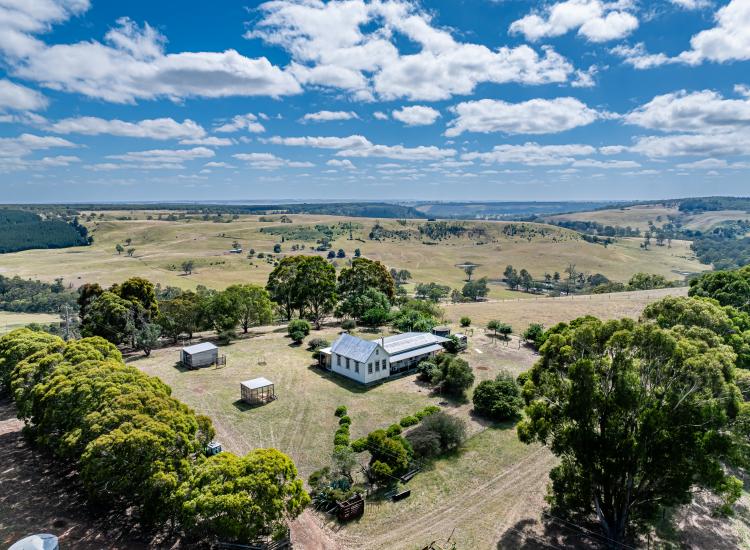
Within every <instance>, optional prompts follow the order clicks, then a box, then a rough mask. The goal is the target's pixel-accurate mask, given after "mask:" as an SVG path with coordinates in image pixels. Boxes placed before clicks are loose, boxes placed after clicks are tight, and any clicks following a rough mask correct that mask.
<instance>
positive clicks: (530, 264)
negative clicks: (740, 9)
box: [0, 212, 706, 298]
mask: <svg viewBox="0 0 750 550" xmlns="http://www.w3.org/2000/svg"><path fill="white" fill-rule="evenodd" d="M128 215H129V216H131V217H132V218H135V219H131V220H116V219H112V216H111V213H108V215H107V216H105V217H104V218H103V219H99V218H96V219H95V220H94V221H91V222H87V225H88V226H89V228H90V230H91V231H92V234H93V235H94V238H95V242H94V244H93V245H92V246H90V247H77V248H68V249H60V250H27V251H23V252H17V253H13V254H5V255H3V258H2V267H0V273H2V274H3V275H6V276H12V275H20V276H21V277H26V278H40V279H42V280H46V281H52V280H54V279H55V278H56V277H63V278H64V280H65V282H66V283H68V284H72V285H73V286H80V285H81V284H83V283H85V282H98V283H100V284H103V285H109V284H112V283H115V282H120V281H122V280H124V279H126V278H128V277H131V276H134V275H137V276H141V277H146V278H148V279H150V280H152V281H154V282H155V283H160V284H161V285H162V286H165V285H172V286H177V287H181V288H195V287H196V286H197V285H205V286H208V287H211V288H224V287H226V286H228V285H230V284H233V283H238V282H254V283H259V284H265V282H266V280H267V277H268V274H269V273H270V271H271V269H272V268H273V266H272V263H270V262H269V261H268V260H267V258H262V259H259V258H258V257H257V253H263V254H264V255H267V254H273V248H274V245H275V244H280V245H281V247H282V252H281V254H280V255H279V254H274V256H276V257H279V256H283V255H286V254H295V253H305V254H311V253H313V254H326V253H324V252H313V251H311V249H312V248H314V247H315V246H316V242H315V239H314V238H313V237H311V235H315V231H314V227H315V225H316V224H326V225H329V226H342V225H343V226H346V225H347V224H349V223H351V224H352V226H353V230H352V235H351V236H352V239H349V232H348V230H344V231H337V233H336V235H335V238H334V239H333V241H332V242H331V245H332V249H333V250H334V251H337V250H338V249H339V248H341V249H343V250H344V251H345V253H346V258H344V259H336V260H335V262H336V264H337V266H338V267H343V266H344V265H346V263H347V262H348V261H349V258H351V257H353V255H354V251H355V249H357V248H359V249H360V251H361V253H362V255H364V256H367V257H369V258H373V259H377V260H381V261H382V262H384V263H385V264H386V265H387V266H388V267H393V268H397V269H408V270H409V271H410V272H411V273H412V276H413V281H412V282H413V283H414V282H431V281H434V282H437V283H441V284H445V285H448V286H450V287H451V288H460V287H461V286H462V285H463V283H464V279H465V277H466V275H465V274H464V272H463V271H462V270H461V269H459V268H458V267H456V266H457V265H458V264H461V263H463V262H466V261H469V262H473V263H476V264H478V265H479V267H478V268H477V270H476V272H475V274H474V277H483V276H486V277H488V278H490V279H499V278H500V277H501V276H502V275H501V274H502V272H503V270H504V269H505V266H506V265H508V264H512V265H513V266H515V267H516V268H517V269H521V268H526V269H528V270H529V271H530V272H531V273H532V275H534V276H535V277H537V278H541V277H543V275H544V273H545V272H548V273H554V272H555V271H558V272H560V273H563V271H564V269H565V268H566V267H567V266H568V265H569V264H576V268H577V269H578V270H579V271H582V272H584V273H588V274H593V273H602V274H604V275H605V276H607V277H609V278H610V279H612V280H616V281H626V280H627V279H629V278H630V276H631V275H632V274H633V273H636V272H638V271H648V272H651V273H658V274H661V275H664V276H666V277H668V278H670V279H681V278H682V277H683V274H684V273H692V272H698V271H702V270H704V269H705V267H706V266H703V265H701V264H700V263H698V262H697V261H696V260H695V258H694V256H693V255H692V252H691V251H690V249H689V243H688V242H685V241H674V242H673V246H672V248H667V247H653V248H652V249H651V250H648V251H644V250H643V249H641V248H640V246H639V240H638V239H621V240H619V241H618V242H616V243H615V244H613V245H611V246H609V247H606V248H605V247H604V246H602V245H597V244H590V243H586V242H584V241H582V240H580V239H579V238H578V237H577V234H575V233H574V232H571V231H568V230H565V229H561V228H555V227H551V226H545V225H540V224H522V225H524V226H525V227H526V229H528V232H527V233H523V234H520V235H519V234H515V235H512V234H509V232H507V231H506V229H507V228H508V226H509V225H510V224H509V222H457V223H463V224H465V227H466V228H467V229H468V230H472V231H467V233H466V234H464V235H462V236H458V237H450V238H446V239H443V240H439V241H430V240H428V239H427V238H424V237H421V236H419V232H418V229H417V228H418V225H419V224H423V223H425V222H424V221H423V220H410V221H404V222H402V223H399V222H397V221H393V220H388V221H380V222H379V223H380V224H381V225H382V226H383V227H384V228H386V229H388V230H394V231H408V232H409V233H410V235H411V236H412V237H411V238H409V239H407V240H401V239H394V238H387V239H383V240H380V241H376V240H370V239H369V238H368V236H369V233H370V231H371V230H372V228H373V227H374V225H375V224H376V223H377V222H378V220H374V219H367V218H342V217H334V216H309V215H294V216H291V218H292V220H293V223H292V224H282V223H279V222H278V219H277V220H276V221H273V222H261V221H259V217H257V216H243V217H240V218H239V219H238V220H235V221H232V222H231V223H215V222H211V221H203V220H196V219H191V220H178V221H166V220H164V221H160V220H157V219H151V220H148V219H146V214H145V213H143V212H140V213H138V212H134V213H129V214H128ZM148 215H151V214H148ZM272 219H276V218H274V217H272ZM269 230H270V231H273V232H275V233H277V234H271V233H268V232H267V231H269ZM290 231H291V232H290ZM279 232H286V236H284V242H282V235H280V234H278V233H279ZM127 239H131V244H127V243H126V240H127ZM235 241H237V242H239V243H240V244H241V245H242V247H243V249H244V251H243V254H230V253H229V250H230V249H231V247H232V244H233V243H234V242H235ZM118 243H119V244H122V245H123V247H124V248H126V249H127V248H134V249H135V251H134V252H133V256H132V257H130V256H128V254H127V252H123V253H122V254H117V252H116V251H115V246H116V245H117V244H118ZM427 243H430V244H427ZM303 245H304V247H305V250H300V251H299V252H295V251H293V250H292V247H293V246H297V247H300V248H301V247H302V246H303ZM250 249H254V250H255V251H256V257H255V258H248V257H247V256H246V253H247V251H248V250H250ZM186 260H193V261H194V263H195V266H194V269H193V272H192V274H190V275H185V274H183V273H182V271H181V269H180V266H181V264H182V262H184V261H186ZM512 296H513V297H514V296H516V294H514V293H510V292H508V291H507V290H506V289H505V287H504V286H503V285H494V284H493V285H491V292H490V297H492V298H504V297H512Z"/></svg>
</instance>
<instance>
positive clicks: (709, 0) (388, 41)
mask: <svg viewBox="0 0 750 550" xmlns="http://www.w3.org/2000/svg"><path fill="white" fill-rule="evenodd" d="M177 5H178V4H177V3H174V2H153V1H151V2H141V1H135V0H134V1H130V2H127V3H124V2H104V1H103V0H34V1H33V2H29V1H27V0H0V59H1V60H2V62H1V63H0V178H1V179H0V182H1V183H0V186H1V187H2V194H3V199H2V202H53V201H85V200H92V201H109V200H111V201H114V200H211V199H220V200H232V199H234V200H284V199H331V200H333V199H336V200H338V199H368V200H372V199H384V200H397V199H424V200H436V199H439V200H449V199H451V200H453V199H458V200H461V199H466V200H551V199H555V200H558V199H572V200H575V199H654V198H666V197H680V196H696V195H713V194H736V195H747V194H748V190H749V189H750V183H749V180H748V175H749V174H750V0H731V1H727V0H651V1H648V2H647V1H645V0H640V1H638V0H614V1H611V2H606V1H601V0H565V1H550V2H533V1H522V0H431V1H428V0H424V1H422V2H417V1H408V0H372V1H371V0H341V1H323V0H273V1H270V2H265V3H260V2H254V3H253V2H250V3H245V4H243V3H241V2H236V1H230V0H216V1H214V2H202V1H201V2H198V1H191V0H183V1H181V2H180V3H179V8H177V7H176V6H177Z"/></svg>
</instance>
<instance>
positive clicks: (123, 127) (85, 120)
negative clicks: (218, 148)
mask: <svg viewBox="0 0 750 550" xmlns="http://www.w3.org/2000/svg"><path fill="white" fill-rule="evenodd" d="M47 129H48V130H49V131H50V132H54V133H56V134H83V135H88V136H98V135H101V134H107V135H111V136H121V137H133V138H147V139H157V140H167V139H199V138H203V137H204V136H205V135H206V131H205V130H204V129H203V127H202V126H201V125H200V124H198V123H197V122H194V121H192V120H190V119H185V120H183V121H182V122H177V121H176V120H174V119H172V118H156V119H146V120H139V121H137V122H126V121H123V120H117V119H114V120H106V119H103V118H99V117H76V118H66V119H62V120H59V121H57V122H55V123H53V124H50V125H49V126H48V127H47Z"/></svg>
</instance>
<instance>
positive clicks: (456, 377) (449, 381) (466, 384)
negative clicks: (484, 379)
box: [431, 354, 474, 396]
mask: <svg viewBox="0 0 750 550" xmlns="http://www.w3.org/2000/svg"><path fill="white" fill-rule="evenodd" d="M446 355H447V354H446ZM431 381H432V383H433V384H435V385H439V386H440V388H441V390H442V391H444V392H445V393H447V394H449V395H455V396H460V395H463V394H464V393H465V392H466V390H468V389H469V388H470V387H471V386H472V384H474V373H473V372H472V370H471V367H470V366H469V364H468V363H467V362H466V361H464V360H463V359H461V358H459V357H456V356H450V359H448V360H446V361H442V362H441V364H439V365H438V367H437V368H436V369H434V370H433V372H432V380H431Z"/></svg>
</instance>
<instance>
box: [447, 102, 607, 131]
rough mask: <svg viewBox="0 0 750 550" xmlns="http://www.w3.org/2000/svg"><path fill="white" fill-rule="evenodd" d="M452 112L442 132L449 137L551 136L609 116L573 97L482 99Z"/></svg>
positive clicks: (457, 106) (462, 104) (460, 104)
mask: <svg viewBox="0 0 750 550" xmlns="http://www.w3.org/2000/svg"><path fill="white" fill-rule="evenodd" d="M451 111H453V112H454V113H455V114H456V118H455V119H454V120H452V121H450V123H449V124H448V129H447V130H446V132H445V135H446V136H448V137H455V136H458V135H461V134H462V133H464V132H481V133H490V132H502V133H505V134H554V133H558V132H564V131H565V130H570V129H571V128H576V127H578V126H586V125H587V124H591V123H592V122H594V121H595V120H597V119H599V118H602V117H604V116H609V115H607V114H606V113H600V112H599V111H597V110H595V109H591V108H590V107H588V106H587V105H586V104H584V103H582V102H581V101H579V100H578V99H576V98H573V97H558V98H555V99H531V100H529V101H523V102H521V103H508V102H506V101H501V100H494V99H481V100H479V101H466V102H463V103H459V104H458V105H456V106H455V107H452V108H451Z"/></svg>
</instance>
